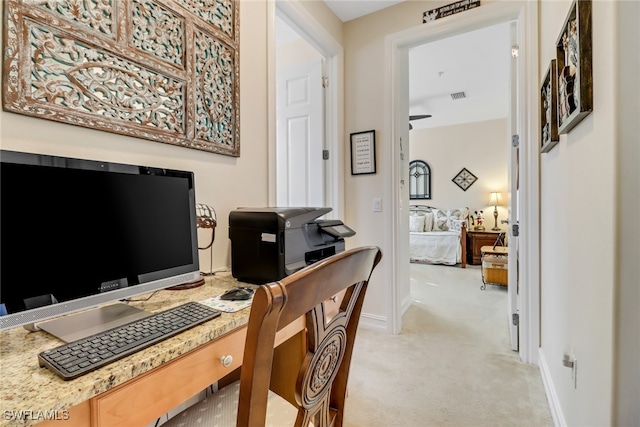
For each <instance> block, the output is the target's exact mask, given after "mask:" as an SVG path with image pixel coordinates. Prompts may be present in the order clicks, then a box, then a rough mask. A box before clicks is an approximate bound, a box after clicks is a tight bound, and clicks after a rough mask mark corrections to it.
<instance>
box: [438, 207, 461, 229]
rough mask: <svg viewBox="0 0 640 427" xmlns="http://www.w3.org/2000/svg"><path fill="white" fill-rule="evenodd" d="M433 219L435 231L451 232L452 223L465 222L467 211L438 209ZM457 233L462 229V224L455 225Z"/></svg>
mask: <svg viewBox="0 0 640 427" xmlns="http://www.w3.org/2000/svg"><path fill="white" fill-rule="evenodd" d="M434 215H435V216H434V218H433V231H449V230H450V229H451V226H452V221H463V220H465V210H464V209H449V210H443V209H436V210H435V211H434ZM455 227H456V231H459V228H458V227H461V225H460V224H457V223H456V224H455Z"/></svg>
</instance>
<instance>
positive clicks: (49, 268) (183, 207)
mask: <svg viewBox="0 0 640 427" xmlns="http://www.w3.org/2000/svg"><path fill="white" fill-rule="evenodd" d="M0 161H1V165H0V186H1V189H0V212H1V213H0V223H1V225H0V239H1V247H0V304H1V305H0V310H1V312H0V329H5V328H9V327H13V326H18V325H21V324H26V323H32V322H36V321H40V320H43V319H47V318H50V317H54V316H57V315H60V314H65V313H68V312H72V311H77V310H80V309H84V308H88V307H93V306H96V305H99V304H103V303H106V302H111V301H115V300H119V299H123V298H127V297H130V296H133V295H137V294H140V293H144V292H148V291H152V290H157V289H162V288H165V287H168V286H172V285H177V284H181V283H185V282H189V281H193V280H196V279H197V278H198V277H199V264H198V249H197V230H196V215H195V189H194V177H193V173H191V172H186V171H176V170H168V169H161V168H153V167H145V166H134V165H125V164H118V163H110V162H98V161H90V160H80V159H70V158H63V157H55V156H48V155H39V154H29V153H19V152H14V151H4V150H3V151H0Z"/></svg>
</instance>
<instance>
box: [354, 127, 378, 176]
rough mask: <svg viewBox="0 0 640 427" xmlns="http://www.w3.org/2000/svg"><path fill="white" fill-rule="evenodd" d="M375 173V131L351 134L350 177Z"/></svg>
mask: <svg viewBox="0 0 640 427" xmlns="http://www.w3.org/2000/svg"><path fill="white" fill-rule="evenodd" d="M369 173H376V131H374V130H367V131H364V132H355V133H352V134H351V175H362V174H369Z"/></svg>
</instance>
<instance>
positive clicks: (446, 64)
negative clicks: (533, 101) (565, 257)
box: [408, 21, 518, 350]
mask: <svg viewBox="0 0 640 427" xmlns="http://www.w3.org/2000/svg"><path fill="white" fill-rule="evenodd" d="M511 26H512V23H511V22H509V21H507V22H502V23H498V24H493V25H488V26H485V27H483V28H479V29H476V30H472V31H467V32H464V33H461V34H457V35H452V36H449V37H446V38H444V39H440V40H437V41H434V42H429V43H425V44H422V45H418V46H415V47H412V48H410V49H409V52H408V58H409V64H408V69H409V113H410V115H409V118H410V120H411V119H412V118H413V120H411V125H410V132H409V137H410V140H409V160H410V161H415V160H417V159H421V160H424V161H427V162H428V163H429V164H430V165H431V167H432V169H433V170H432V171H431V176H430V178H431V179H432V180H433V183H432V192H431V194H430V199H429V200H426V201H422V200H411V204H421V205H425V204H426V205H429V206H434V207H436V208H439V209H444V210H447V209H464V208H468V209H469V214H470V216H471V217H472V218H474V219H475V218H479V217H480V216H484V218H485V220H486V222H485V225H486V231H482V236H483V237H482V238H483V239H484V240H486V241H487V242H488V241H491V244H493V242H495V241H496V240H497V238H498V236H499V233H500V232H507V231H508V230H507V226H506V225H505V224H503V223H501V222H500V221H498V219H501V220H506V219H507V213H508V209H507V207H506V204H505V203H503V201H505V202H506V201H507V200H510V199H511V198H510V197H508V195H509V194H510V191H509V190H510V186H509V185H508V181H509V169H510V168H509V162H510V160H511V159H510V156H509V154H510V150H511V147H510V144H509V140H510V135H511V127H517V126H510V121H511V120H514V118H517V114H510V104H511V95H510V93H511V92H513V91H514V90H512V88H511V87H510V86H511V85H510V82H511V81H514V80H512V79H511V72H510V71H511V68H512V67H515V66H517V64H512V59H513V54H512V52H513V49H512V46H515V45H517V40H512V34H511V33H512V31H511ZM452 52H453V53H455V54H452ZM426 114H428V115H429V117H427V118H424V119H423V118H422V117H424V115H426ZM416 117H417V118H419V119H418V120H415V118H416ZM462 168H464V169H466V170H468V171H470V173H472V174H473V179H474V180H473V182H472V183H471V185H469V186H468V187H466V186H465V187H464V188H463V187H460V186H458V185H456V184H455V182H454V181H453V179H452V178H454V177H455V176H456V175H457V174H458V173H459V171H460V170H461V169H462ZM436 178H437V179H436ZM411 193H412V192H411V191H410V194H411ZM492 193H494V194H495V193H497V194H498V195H500V200H499V201H498V200H497V197H496V200H495V202H494V203H495V204H493V203H489V201H490V195H491V194H492ZM410 197H413V196H412V195H411V196H410ZM490 205H491V206H490ZM498 205H500V206H498ZM494 206H495V207H494ZM494 210H495V214H496V215H495V218H491V216H492V213H493V212H494ZM474 223H475V221H470V222H469V225H470V227H469V229H468V233H469V235H471V234H474V233H478V232H476V231H474V229H473V226H472V224H474ZM476 236H477V234H476ZM470 240H471V242H473V241H474V239H473V237H472V238H471V239H470ZM510 243H512V242H510ZM474 246H475V245H474ZM478 249H479V247H476V250H474V248H472V247H468V248H467V250H468V251H469V253H470V255H471V253H472V255H473V256H469V257H467V258H468V266H467V268H469V269H477V268H479V266H475V267H474V266H473V264H478V260H479V252H477V250H478ZM510 249H515V248H510ZM513 252H514V253H513V254H510V257H509V258H510V259H513V260H515V258H516V257H517V252H516V251H515V250H514V251H513ZM412 271H415V268H412ZM451 274H454V272H451ZM476 276H477V278H478V282H479V283H480V284H482V281H481V279H482V277H481V274H480V273H477V274H476ZM510 283H511V286H509V287H508V288H507V289H502V290H500V291H505V292H506V293H509V294H517V276H514V278H513V280H512V282H510ZM489 289H490V291H489V292H493V291H494V289H493V288H492V287H490V288H489ZM477 291H478V292H479V289H477ZM510 301H511V300H510V299H508V298H505V308H504V310H503V320H504V321H505V322H507V321H508V323H509V324H510V326H511V328H510V329H511V330H513V333H512V334H511V349H513V350H517V349H518V339H517V325H514V324H513V322H512V317H513V316H512V314H513V312H516V311H517V307H516V306H514V307H510V306H509V304H507V303H508V302H510Z"/></svg>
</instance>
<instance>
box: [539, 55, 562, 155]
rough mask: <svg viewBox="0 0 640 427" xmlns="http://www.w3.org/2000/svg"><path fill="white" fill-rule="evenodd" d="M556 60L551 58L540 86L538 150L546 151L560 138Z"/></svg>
mask: <svg viewBox="0 0 640 427" xmlns="http://www.w3.org/2000/svg"><path fill="white" fill-rule="evenodd" d="M557 81H558V80H557V77H556V60H555V59H552V60H551V64H550V65H549V68H548V69H547V73H546V74H545V77H544V81H543V82H542V88H540V107H541V108H540V110H541V111H540V124H541V126H542V128H541V132H540V138H541V140H540V151H541V152H542V153H546V152H548V151H549V150H551V149H552V148H553V147H555V145H556V144H557V143H558V141H559V140H560V136H559V135H558V104H557V102H558V99H557Z"/></svg>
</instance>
